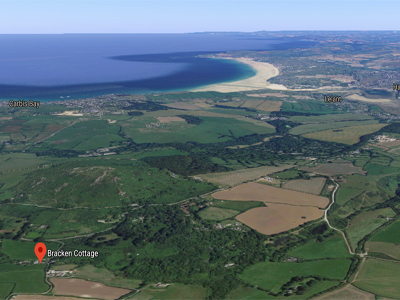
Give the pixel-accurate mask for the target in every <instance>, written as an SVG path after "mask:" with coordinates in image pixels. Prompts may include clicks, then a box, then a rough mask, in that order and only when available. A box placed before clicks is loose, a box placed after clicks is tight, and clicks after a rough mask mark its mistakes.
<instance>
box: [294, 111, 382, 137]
mask: <svg viewBox="0 0 400 300" xmlns="http://www.w3.org/2000/svg"><path fill="white" fill-rule="evenodd" d="M335 116H340V115H335ZM329 119H330V117H329ZM376 123H378V121H377V120H368V121H347V122H346V121H344V122H341V121H339V122H334V121H332V122H329V123H320V124H318V126H316V125H315V124H306V125H300V126H296V127H294V128H292V129H290V131H289V133H290V134H296V135H302V134H305V133H311V132H317V131H323V130H328V129H337V128H343V127H351V126H363V125H370V124H376Z"/></svg>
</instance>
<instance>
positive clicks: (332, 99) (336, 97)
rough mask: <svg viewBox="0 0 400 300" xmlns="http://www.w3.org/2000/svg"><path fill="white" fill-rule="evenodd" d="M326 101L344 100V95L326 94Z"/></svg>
mask: <svg viewBox="0 0 400 300" xmlns="http://www.w3.org/2000/svg"><path fill="white" fill-rule="evenodd" d="M325 102H327V103H332V102H342V96H333V95H331V96H326V95H325Z"/></svg>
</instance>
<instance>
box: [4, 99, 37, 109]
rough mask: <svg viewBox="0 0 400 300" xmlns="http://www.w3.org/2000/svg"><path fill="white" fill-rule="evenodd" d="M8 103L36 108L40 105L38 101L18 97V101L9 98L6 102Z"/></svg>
mask: <svg viewBox="0 0 400 300" xmlns="http://www.w3.org/2000/svg"><path fill="white" fill-rule="evenodd" d="M8 105H9V106H10V107H35V108H36V109H38V108H39V106H40V101H33V100H29V101H25V100H21V99H19V100H18V101H14V100H10V101H9V102H8Z"/></svg>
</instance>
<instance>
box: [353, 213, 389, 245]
mask: <svg viewBox="0 0 400 300" xmlns="http://www.w3.org/2000/svg"><path fill="white" fill-rule="evenodd" d="M395 215H396V213H395V212H394V211H393V210H392V209H391V208H383V209H378V210H374V211H370V212H365V213H362V214H359V215H358V216H357V217H355V218H354V219H353V220H351V221H350V226H349V228H348V229H346V234H347V237H348V239H349V242H350V245H351V247H352V248H353V250H355V249H356V248H357V243H358V242H359V241H361V240H362V239H363V238H364V237H365V236H366V235H368V234H370V233H371V232H373V231H374V230H375V229H376V228H378V227H379V226H381V225H383V224H385V223H386V222H387V220H386V217H394V216H395Z"/></svg>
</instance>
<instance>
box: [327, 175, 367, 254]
mask: <svg viewBox="0 0 400 300" xmlns="http://www.w3.org/2000/svg"><path fill="white" fill-rule="evenodd" d="M331 180H332V181H333V182H334V183H335V185H336V187H335V190H334V191H333V193H332V202H331V203H330V204H329V206H328V207H327V208H326V209H325V215H324V221H325V222H326V223H327V224H328V226H329V228H331V229H333V230H336V231H338V232H340V234H341V235H342V236H343V239H344V241H345V242H346V246H347V250H348V251H349V253H350V254H351V255H355V253H354V252H353V250H352V249H351V247H350V243H349V241H348V240H347V237H346V235H345V233H344V232H343V231H342V230H340V229H337V228H335V227H333V226H332V225H331V223H329V220H328V211H329V210H330V209H331V207H332V205H333V204H335V196H336V192H337V190H338V189H339V184H338V183H337V182H335V181H334V180H333V179H332V178H331ZM359 255H362V254H359Z"/></svg>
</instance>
